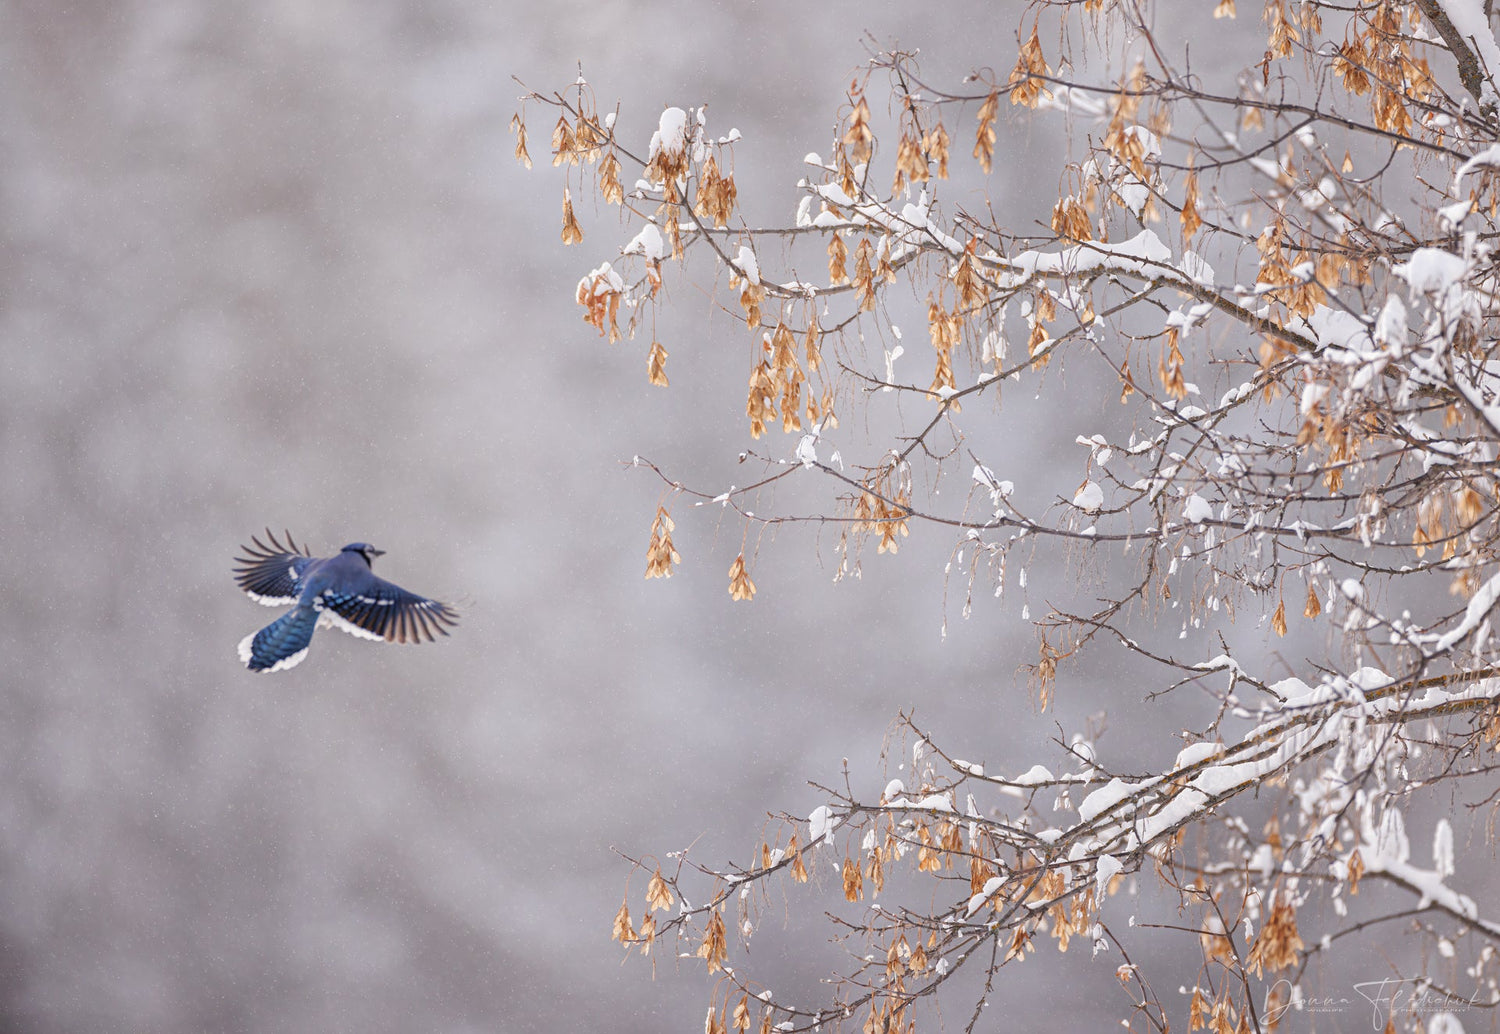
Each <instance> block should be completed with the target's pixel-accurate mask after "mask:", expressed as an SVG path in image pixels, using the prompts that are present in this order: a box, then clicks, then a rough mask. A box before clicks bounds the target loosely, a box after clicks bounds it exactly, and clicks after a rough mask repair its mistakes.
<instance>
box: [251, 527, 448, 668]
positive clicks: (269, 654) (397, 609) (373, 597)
mask: <svg viewBox="0 0 1500 1034" xmlns="http://www.w3.org/2000/svg"><path fill="white" fill-rule="evenodd" d="M266 538H268V539H270V540H271V544H270V545H269V546H268V545H266V544H265V543H263V542H261V540H260V539H258V538H255V537H253V536H252V537H251V540H250V541H251V542H254V543H255V545H254V546H242V547H241V549H242V550H243V551H244V553H245V555H244V556H239V557H235V558H234V559H235V563H237V564H239V565H240V566H238V567H236V568H235V569H234V580H235V582H236V583H237V584H238V585H239V587H240V588H241V589H243V590H244V591H245V595H247V596H249V597H250V598H251V599H252V600H254V601H255V602H256V603H263V604H265V605H266V606H268V607H284V606H286V605H288V604H294V607H293V609H292V610H291V611H289V612H288V613H286V614H283V615H282V616H281V617H279V618H277V619H276V620H275V621H273V622H271V623H270V624H269V625H267V626H266V627H265V628H262V629H261V630H260V631H259V632H256V633H255V634H254V635H249V636H246V637H245V638H244V640H243V641H242V642H241V643H240V660H242V661H244V662H245V667H247V668H249V669H250V670H251V671H281V670H282V669H283V668H291V667H293V666H295V665H297V664H299V663H301V661H302V658H304V657H306V656H307V647H308V644H309V643H311V642H312V636H313V631H314V630H315V629H317V628H319V627H321V626H325V625H331V626H333V627H334V628H341V629H343V630H344V631H345V632H348V633H350V634H351V635H356V636H359V637H360V638H361V639H374V640H376V641H380V640H384V641H385V642H388V643H420V642H421V641H422V637H423V636H424V635H425V636H426V637H427V641H428V642H429V643H430V642H434V641H435V640H434V639H433V635H432V633H433V632H437V633H438V634H439V635H447V634H448V629H447V628H445V627H444V626H445V625H446V626H449V627H452V626H454V625H457V624H458V614H456V613H455V612H454V610H453V608H451V607H449V606H447V605H446V604H443V603H439V602H437V600H429V599H427V598H425V597H423V596H418V595H416V594H415V593H410V592H407V591H406V590H405V589H403V588H401V587H400V586H399V585H392V584H391V583H390V582H388V581H386V580H385V579H383V578H377V577H375V574H374V572H373V571H371V570H370V564H371V562H372V561H373V560H374V559H375V558H376V557H378V556H381V555H383V554H384V552H385V551H384V550H381V549H376V548H375V547H374V546H372V545H370V544H369V543H368V542H351V543H349V545H347V546H345V547H344V548H343V549H342V550H340V551H339V555H338V556H332V557H315V556H312V555H311V554H309V553H308V552H307V550H306V549H305V548H303V547H301V546H298V545H297V544H296V543H295V542H293V541H292V536H291V533H290V532H288V533H287V536H286V541H287V544H286V545H285V546H283V545H282V544H281V543H280V542H278V541H276V536H275V535H273V534H271V531H270V529H267V530H266Z"/></svg>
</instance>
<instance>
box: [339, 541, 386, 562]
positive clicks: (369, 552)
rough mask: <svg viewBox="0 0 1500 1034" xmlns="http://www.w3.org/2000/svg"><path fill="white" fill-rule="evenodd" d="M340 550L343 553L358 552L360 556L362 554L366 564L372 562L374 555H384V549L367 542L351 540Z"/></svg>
mask: <svg viewBox="0 0 1500 1034" xmlns="http://www.w3.org/2000/svg"><path fill="white" fill-rule="evenodd" d="M341 552H344V553H358V554H359V555H360V556H362V557H364V558H365V563H366V564H371V565H373V564H374V562H375V558H376V557H378V556H384V555H385V550H383V549H376V548H375V547H374V546H372V545H370V544H369V543H368V542H351V543H349V544H348V545H347V546H345V547H344V548H343V549H342V550H341Z"/></svg>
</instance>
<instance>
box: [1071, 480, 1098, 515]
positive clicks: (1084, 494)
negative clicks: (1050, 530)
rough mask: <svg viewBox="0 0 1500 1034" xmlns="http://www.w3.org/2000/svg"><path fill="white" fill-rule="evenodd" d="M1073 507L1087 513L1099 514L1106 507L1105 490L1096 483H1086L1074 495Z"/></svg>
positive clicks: (1090, 481) (1089, 481)
mask: <svg viewBox="0 0 1500 1034" xmlns="http://www.w3.org/2000/svg"><path fill="white" fill-rule="evenodd" d="M1073 505H1074V506H1076V507H1078V508H1079V509H1080V510H1082V511H1084V512H1085V513H1098V512H1099V508H1100V507H1101V506H1103V505H1104V489H1102V488H1100V487H1099V484H1098V482H1096V481H1093V480H1088V481H1085V482H1084V483H1083V484H1082V485H1081V486H1079V489H1078V491H1077V492H1075V493H1073Z"/></svg>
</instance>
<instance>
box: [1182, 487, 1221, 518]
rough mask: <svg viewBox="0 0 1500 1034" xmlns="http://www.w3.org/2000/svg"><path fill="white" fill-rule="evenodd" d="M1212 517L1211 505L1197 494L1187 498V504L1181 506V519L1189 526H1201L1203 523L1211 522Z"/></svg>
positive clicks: (1212, 509)
mask: <svg viewBox="0 0 1500 1034" xmlns="http://www.w3.org/2000/svg"><path fill="white" fill-rule="evenodd" d="M1213 516H1214V508H1213V504H1212V503H1210V502H1209V501H1208V500H1207V499H1204V498H1203V497H1202V496H1201V495H1199V494H1198V493H1197V492H1194V493H1193V494H1192V495H1190V496H1188V497H1187V502H1185V503H1184V504H1183V506H1182V519H1183V520H1185V521H1187V522H1188V523H1189V524H1202V523H1203V522H1204V521H1210V520H1213Z"/></svg>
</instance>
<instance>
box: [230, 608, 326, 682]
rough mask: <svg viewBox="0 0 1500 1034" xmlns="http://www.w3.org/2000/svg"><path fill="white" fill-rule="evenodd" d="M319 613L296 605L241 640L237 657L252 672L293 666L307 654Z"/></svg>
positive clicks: (279, 669)
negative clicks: (293, 608) (291, 609)
mask: <svg viewBox="0 0 1500 1034" xmlns="http://www.w3.org/2000/svg"><path fill="white" fill-rule="evenodd" d="M317 627H318V613H317V611H315V610H313V609H312V608H311V607H298V608H296V609H295V610H293V611H290V612H289V613H286V614H283V615H282V616H281V617H279V618H277V619H276V620H275V621H273V622H271V623H270V624H269V625H267V626H266V627H265V628H262V629H261V630H260V631H259V632H256V633H255V634H254V635H249V636H246V637H245V638H244V640H242V641H241V642H240V660H242V661H244V662H245V667H247V668H249V669H250V670H251V671H282V670H284V669H286V668H291V667H295V666H296V665H298V664H300V663H301V662H302V658H304V657H306V656H307V646H308V644H309V643H311V642H312V637H313V631H314V629H316V628H317Z"/></svg>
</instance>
